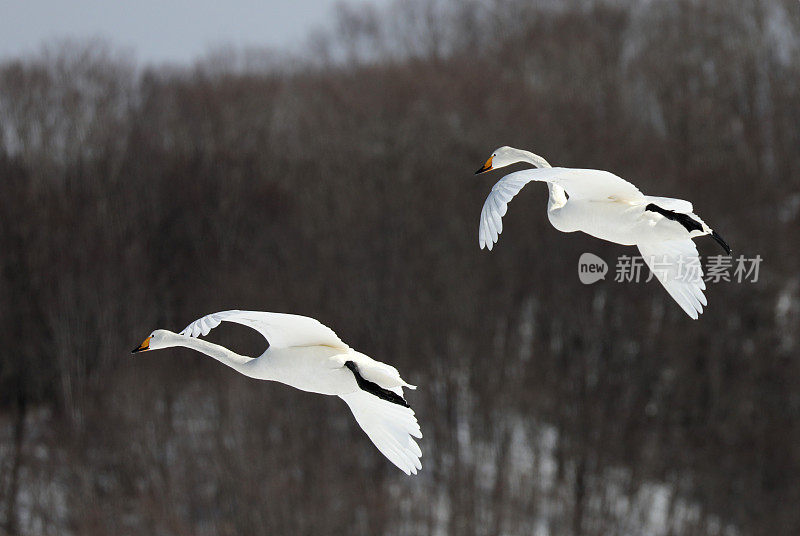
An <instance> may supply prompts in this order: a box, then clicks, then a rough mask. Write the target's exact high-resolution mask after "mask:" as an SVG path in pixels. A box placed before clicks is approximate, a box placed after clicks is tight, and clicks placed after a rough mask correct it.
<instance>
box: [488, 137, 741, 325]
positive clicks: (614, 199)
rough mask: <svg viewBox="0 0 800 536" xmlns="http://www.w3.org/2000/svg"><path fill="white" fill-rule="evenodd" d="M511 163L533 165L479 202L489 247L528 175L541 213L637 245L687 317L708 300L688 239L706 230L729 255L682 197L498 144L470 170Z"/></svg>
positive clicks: (561, 224) (556, 223)
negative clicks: (543, 198)
mask: <svg viewBox="0 0 800 536" xmlns="http://www.w3.org/2000/svg"><path fill="white" fill-rule="evenodd" d="M517 162H527V163H530V164H533V165H534V166H535V167H536V168H537V169H525V170H522V171H517V172H515V173H511V174H509V175H506V176H505V177H503V178H502V179H500V180H499V181H497V184H495V185H494V186H493V187H492V191H491V193H490V194H489V197H487V198H486V202H485V203H484V204H483V210H482V211H481V222H480V228H479V231H478V238H479V243H480V247H481V249H483V248H484V247H487V248H489V249H490V250H491V249H492V246H493V245H494V243H495V242H497V240H498V237H499V235H500V233H501V232H502V231H503V222H502V217H503V216H504V215H505V213H506V210H507V209H508V203H509V202H510V201H511V199H512V198H513V197H514V196H515V195H517V193H518V192H519V191H520V190H521V189H522V187H523V186H525V185H526V184H527V183H529V182H530V181H542V182H546V183H547V187H548V189H549V190H550V198H549V200H548V203H547V217H548V218H549V219H550V223H551V224H552V225H553V227H555V228H556V229H558V230H559V231H563V232H565V233H571V232H573V231H583V232H584V233H586V234H590V235H592V236H595V237H597V238H601V239H603V240H608V241H609V242H616V243H618V244H623V245H628V246H633V245H635V246H637V247H638V248H639V251H640V252H641V254H642V258H643V259H644V261H645V263H647V265H648V267H649V268H650V270H652V272H653V274H654V275H655V276H656V277H657V278H658V280H659V281H660V282H661V284H662V285H664V288H666V289H667V292H669V294H670V296H672V297H673V298H674V299H675V301H676V302H678V305H680V306H681V308H682V309H683V310H684V311H686V314H688V315H689V316H690V317H692V318H694V319H697V317H698V314H699V313H702V312H703V306H705V305H707V302H706V297H705V295H704V294H703V290H705V288H706V285H705V282H704V281H703V272H702V268H701V267H700V259H699V256H698V254H697V248H696V247H695V245H694V242H692V240H691V239H692V238H695V237H698V236H703V235H708V234H710V235H711V236H712V237H713V238H714V239H715V240H716V241H717V242H718V243H719V244H720V245H721V246H722V247H723V248H724V249H725V251H726V253H727V254H729V255H730V253H731V249H730V247H728V244H726V243H725V241H724V240H723V239H722V237H721V236H720V235H719V234H717V233H716V232H715V231H714V230H712V229H711V228H710V227H709V226H708V225H706V224H705V222H703V220H701V219H700V218H698V217H697V215H695V214H693V213H692V204H691V203H690V202H689V201H684V200H682V199H671V198H669V197H652V196H647V195H643V194H642V192H640V191H639V189H638V188H637V187H636V186H634V185H633V184H631V183H629V182H628V181H626V180H624V179H622V178H620V177H618V176H616V175H614V174H613V173H609V172H608V171H599V170H596V169H571V168H553V167H551V166H550V164H548V163H547V161H546V160H545V159H544V158H542V157H541V156H538V155H535V154H533V153H531V152H528V151H522V150H520V149H514V148H512V147H500V148H499V149H497V150H496V151H495V152H494V153H493V154H492V156H490V157H489V159H488V160H487V161H486V163H485V164H484V165H483V167H481V168H480V169H479V170H478V171H476V172H475V174H476V175H477V174H479V173H484V172H486V171H490V170H492V169H497V168H501V167H504V166H508V165H510V164H514V163H517Z"/></svg>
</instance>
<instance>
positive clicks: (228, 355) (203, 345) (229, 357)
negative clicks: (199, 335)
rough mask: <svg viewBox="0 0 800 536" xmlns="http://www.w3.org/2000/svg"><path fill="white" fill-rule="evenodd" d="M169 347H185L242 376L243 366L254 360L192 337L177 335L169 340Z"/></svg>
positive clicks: (244, 372)
mask: <svg viewBox="0 0 800 536" xmlns="http://www.w3.org/2000/svg"><path fill="white" fill-rule="evenodd" d="M169 346H185V347H186V348H191V349H192V350H197V351H198V352H201V353H204V354H206V355H207V356H211V357H213V358H214V359H216V360H217V361H219V362H220V363H222V364H223V365H227V366H229V367H231V368H232V369H234V370H236V371H237V372H240V373H242V374H247V372H246V369H245V365H247V364H248V363H250V362H251V361H253V360H254V358H252V357H247V356H243V355H239V354H237V353H236V352H232V351H231V350H228V349H227V348H225V347H224V346H220V345H219V344H214V343H213V342H208V341H204V340H202V339H196V338H194V337H186V336H183V335H178V334H177V333H176V334H174V335H173V337H172V338H171V339H170V342H169Z"/></svg>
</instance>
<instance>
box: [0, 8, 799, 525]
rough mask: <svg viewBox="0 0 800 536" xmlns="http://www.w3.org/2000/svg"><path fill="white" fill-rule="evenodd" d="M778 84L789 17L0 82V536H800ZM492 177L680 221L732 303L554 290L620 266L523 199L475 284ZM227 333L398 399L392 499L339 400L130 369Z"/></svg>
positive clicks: (786, 87) (450, 13)
mask: <svg viewBox="0 0 800 536" xmlns="http://www.w3.org/2000/svg"><path fill="white" fill-rule="evenodd" d="M798 81H800V4H798V2H796V1H794V0H785V1H784V0H774V1H767V0H728V1H724V2H723V1H713V0H653V1H650V2H634V1H632V0H630V1H626V0H619V1H605V2H604V1H583V2H573V3H570V4H568V5H567V4H564V3H561V2H538V3H537V2H529V1H521V0H520V1H501V0H496V1H491V0H484V1H478V0H472V1H466V2H455V1H448V0H441V1H438V2H420V1H409V2H400V3H396V4H393V5H391V6H389V7H388V8H385V9H381V10H376V9H368V8H356V7H353V6H349V7H348V6H347V5H343V6H340V8H339V9H338V11H337V14H336V17H335V18H334V19H332V20H331V21H330V27H329V28H327V29H326V30H325V31H320V32H319V33H317V34H316V35H315V36H314V37H313V38H312V39H310V40H309V44H308V46H307V49H306V53H305V55H301V56H289V55H286V54H281V53H277V52H270V51H263V50H262V51H252V50H250V51H248V50H220V51H219V52H218V53H216V54H212V55H209V56H207V57H205V58H204V59H202V60H199V61H198V62H197V63H196V64H195V65H193V66H191V67H181V68H178V67H172V68H170V67H159V68H154V67H147V66H142V65H138V64H137V63H136V62H135V61H134V60H133V59H132V58H129V57H127V56H126V54H125V53H123V52H120V51H118V50H117V49H115V48H114V46H113V45H111V44H108V43H103V42H88V43H86V42H81V43H74V42H56V43H50V44H49V45H48V46H46V47H45V48H43V49H42V51H41V52H39V53H36V54H31V55H29V56H26V57H24V58H20V59H17V60H9V61H6V62H5V63H3V64H0V121H1V124H0V193H1V194H2V195H0V355H1V356H2V358H1V360H0V533H6V534H8V535H17V534H20V535H62V534H74V535H87V536H92V535H105V534H142V535H167V534H169V535H216V534H220V535H234V534H309V535H311V534H314V535H319V534H390V535H420V534H435V535H444V534H459V535H461V534H463V535H469V534H479V535H497V534H508V535H523V534H537V535H598V536H599V535H631V534H654V535H661V534H663V535H678V534H680V535H683V534H686V535H706V534H720V535H740V534H741V535H749V534H753V535H784V534H786V535H789V534H798V533H800V508H798V504H800V390H798V385H800V360H799V359H798V358H799V357H800V356H798V348H799V347H800V340H798V337H800V335H799V334H798V328H800V271H799V269H800V251H798V249H799V248H798V245H800V233H799V232H798V224H800V84H798ZM504 144H508V145H513V146H516V147H520V148H526V149H530V150H533V151H534V152H536V153H538V154H541V155H543V156H545V158H547V159H548V160H550V162H551V163H553V165H564V166H569V167H588V168H597V169H607V170H611V171H613V172H615V173H617V174H619V175H621V176H623V177H625V178H627V179H629V180H631V181H632V182H634V183H635V184H637V185H638V186H639V187H641V189H642V190H643V191H645V192H647V193H650V194H654V195H665V196H671V197H678V198H684V199H690V200H692V201H694V206H695V209H696V211H697V213H698V214H700V215H701V216H702V217H703V218H704V219H705V221H706V222H708V223H709V224H710V225H712V226H713V227H715V228H716V229H718V230H719V231H720V232H721V233H722V235H723V236H724V237H725V238H726V239H727V240H728V242H729V243H730V244H731V246H732V247H733V248H734V254H744V255H746V256H751V255H755V254H760V255H761V256H762V257H763V259H764V261H763V264H762V266H761V271H760V277H759V280H758V282H757V283H741V284H738V283H735V282H731V283H724V282H723V283H719V284H715V285H710V288H709V291H708V293H707V295H708V298H709V306H708V308H707V311H706V313H705V314H703V315H702V316H701V318H700V320H698V321H692V320H690V319H689V318H688V317H687V316H686V315H685V314H684V313H683V312H682V311H681V310H680V308H679V307H678V306H677V305H676V304H675V303H674V302H672V300H671V299H670V298H669V296H668V295H667V294H666V292H664V290H663V289H662V288H661V287H660V286H659V285H658V283H656V282H650V283H647V284H644V283H640V284H624V283H616V282H614V281H612V280H611V279H607V280H606V281H602V282H599V283H597V284H595V285H591V286H587V285H582V284H581V283H580V282H579V281H578V277H577V259H578V257H579V256H580V254H581V253H582V252H585V251H589V252H594V253H596V254H598V255H600V256H601V257H603V258H605V259H615V258H616V257H617V256H618V255H621V254H628V255H631V254H633V253H634V250H633V249H632V248H626V247H623V246H618V245H615V244H610V243H605V242H600V241H598V240H596V239H593V238H591V237H588V236H586V235H582V234H579V233H574V234H563V233H559V232H557V231H555V230H554V229H553V228H552V227H551V226H550V224H549V223H548V221H547V217H546V215H545V210H544V209H545V204H546V195H547V194H546V190H545V188H544V187H543V186H541V185H536V184H532V185H530V186H528V187H527V188H526V189H525V190H524V191H523V192H522V193H521V194H520V196H519V197H518V198H517V199H516V200H515V201H514V203H513V205H512V210H510V211H509V213H508V215H507V217H506V220H505V223H506V225H505V232H504V235H503V237H502V239H501V241H500V243H499V244H498V247H497V248H496V249H495V250H494V251H493V252H491V253H488V252H486V251H480V250H479V249H478V236H477V228H478V216H479V214H480V209H481V205H482V203H483V200H484V198H485V196H486V194H487V193H488V191H489V189H490V188H491V185H492V184H493V183H494V181H495V180H497V179H498V178H499V177H500V176H501V175H502V173H495V174H493V175H492V176H485V175H483V176H479V177H475V176H474V175H473V172H474V170H475V169H476V168H477V167H478V166H479V165H480V164H481V163H482V162H483V161H484V160H485V159H486V157H488V156H489V154H490V153H491V151H492V150H493V149H494V148H496V147H498V146H500V145H504ZM698 245H699V249H700V251H701V254H702V255H717V254H718V253H719V250H718V247H717V246H716V245H715V244H714V243H713V241H711V240H710V239H699V240H698ZM232 308H239V309H256V310H268V311H284V312H294V313H298V314H305V315H309V316H313V317H316V318H318V319H320V320H321V321H322V322H324V323H325V324H327V325H330V326H331V327H333V328H334V329H335V330H336V331H337V333H338V334H339V335H340V336H341V337H342V339H343V340H345V341H347V342H348V343H349V344H351V345H352V346H353V347H354V348H357V349H359V350H360V351H363V352H364V353H367V354H369V355H372V356H374V357H376V358H379V359H381V360H383V361H386V362H389V363H392V364H394V365H396V366H397V367H398V368H399V369H400V370H401V371H402V372H403V375H404V376H405V377H406V379H408V381H410V382H411V383H414V384H418V385H419V386H420V388H419V389H418V390H417V391H416V392H412V393H409V396H408V399H409V401H410V402H411V404H412V406H413V407H414V408H415V409H416V411H417V415H418V417H419V420H420V423H421V425H422V429H423V433H424V434H425V437H424V438H423V440H422V442H421V446H422V449H423V452H424V456H423V470H422V472H421V473H420V475H419V476H417V477H414V478H412V477H406V476H405V475H403V474H402V473H401V472H400V471H398V470H397V469H396V468H395V467H393V466H392V465H391V464H390V463H389V462H388V461H387V460H386V459H385V458H383V456H381V454H380V453H379V452H378V451H377V450H376V449H375V448H374V447H373V446H372V445H371V444H370V442H369V440H368V439H367V437H366V436H365V435H364V433H363V432H362V431H361V430H360V429H359V428H358V426H357V425H356V423H355V421H354V420H353V418H352V416H351V415H350V414H349V412H348V411H347V408H346V406H345V405H344V404H343V403H342V402H341V401H340V400H338V399H335V398H333V397H322V396H315V395H310V394H307V393H302V392H299V391H295V390H292V389H291V388H288V387H285V386H282V385H278V384H271V383H265V382H256V381H253V380H250V379H248V378H244V377H241V376H239V375H237V374H236V373H235V372H234V371H231V370H229V369H226V368H224V367H222V366H221V365H220V364H219V363H216V362H214V361H213V360H211V359H208V358H207V357H205V356H201V355H199V354H195V353H192V352H190V351H188V350H170V351H163V352H157V353H155V352H154V353H151V354H145V355H144V356H142V357H137V358H132V357H131V356H130V354H129V351H130V349H131V348H132V347H133V346H134V345H136V344H138V343H139V342H140V341H141V339H142V338H143V337H144V336H146V335H147V334H148V333H149V332H150V331H152V330H153V329H155V328H158V327H163V328H167V329H172V330H179V329H182V328H183V327H184V326H185V325H186V324H188V323H189V322H190V321H192V320H194V319H195V318H198V317H200V316H202V315H203V314H206V313H210V312H213V311H218V310H224V309H232ZM216 331H219V333H216V332H215V333H212V336H211V339H212V340H217V341H221V342H223V343H225V344H227V345H230V346H231V347H233V348H235V349H237V351H240V352H242V353H245V352H247V351H249V352H251V353H253V354H258V353H260V351H261V350H262V349H263V347H264V343H263V341H262V340H261V339H260V338H259V337H258V336H257V334H254V333H251V332H250V331H248V330H247V329H246V328H241V327H240V328H237V327H230V326H226V327H225V328H224V329H218V330H216Z"/></svg>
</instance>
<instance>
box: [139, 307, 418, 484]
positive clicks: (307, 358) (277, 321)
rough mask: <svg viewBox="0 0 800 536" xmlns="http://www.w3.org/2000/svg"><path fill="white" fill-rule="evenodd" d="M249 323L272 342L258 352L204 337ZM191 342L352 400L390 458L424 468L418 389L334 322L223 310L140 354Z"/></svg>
mask: <svg viewBox="0 0 800 536" xmlns="http://www.w3.org/2000/svg"><path fill="white" fill-rule="evenodd" d="M222 321H225V322H235V323H237V324H242V325H245V326H249V327H251V328H253V329H255V330H256V331H258V332H259V333H261V335H263V336H264V337H266V339H267V340H268V341H269V348H267V350H266V351H265V352H264V353H263V354H262V355H261V356H260V357H256V358H252V357H245V356H243V355H239V354H236V353H235V352H232V351H230V350H228V349H227V348H225V347H223V346H220V345H218V344H213V343H211V342H208V341H204V340H201V339H198V338H197V337H198V336H200V335H207V334H208V332H209V331H211V330H212V329H213V328H215V327H217V326H218V325H219V324H220V322H222ZM172 346H185V347H187V348H192V349H194V350H197V351H198V352H202V353H204V354H206V355H209V356H211V357H213V358H214V359H216V360H217V361H219V362H221V363H223V364H225V365H228V366H229V367H231V368H232V369H234V370H236V371H238V372H240V373H242V374H244V375H245V376H250V377H251V378H256V379H259V380H272V381H277V382H281V383H285V384H287V385H291V386H292V387H295V388H297V389H300V390H302V391H310V392H312V393H320V394H323V395H335V396H338V397H340V398H341V399H342V400H344V401H345V402H346V403H347V405H348V406H349V407H350V410H351V411H352V412H353V416H354V417H355V418H356V421H357V422H358V424H359V425H360V426H361V428H363V430H364V431H365V432H366V433H367V435H368V436H369V438H370V439H371V440H372V442H373V443H374V444H375V446H376V447H378V450H380V451H381V452H382V453H383V455H384V456H386V457H387V458H389V460H390V461H391V462H392V463H393V464H395V465H396V466H397V467H399V468H400V469H401V470H403V472H405V473H406V474H412V473H413V474H416V473H417V471H418V470H419V469H422V464H421V463H420V460H419V459H420V457H421V456H422V452H421V451H420V449H419V446H418V445H417V443H416V442H415V441H414V439H413V438H412V437H416V438H421V437H422V432H421V431H420V428H419V424H418V423H417V419H416V417H415V416H414V411H413V410H412V409H411V408H410V407H409V405H408V403H407V402H406V401H405V399H404V398H403V387H408V388H409V389H416V387H414V386H413V385H409V384H408V383H406V382H405V381H403V379H402V378H400V373H399V372H397V369H396V368H394V367H392V366H391V365H387V364H386V363H381V362H379V361H375V360H374V359H372V358H371V357H368V356H366V355H364V354H362V353H359V352H356V351H355V350H353V349H351V348H350V347H348V346H347V345H346V344H345V343H343V342H342V341H341V340H340V339H339V337H337V336H336V334H335V333H334V332H333V330H331V329H330V328H328V327H326V326H324V325H322V324H321V323H320V322H318V321H317V320H314V319H313V318H308V317H306V316H299V315H290V314H282V313H264V312H260V311H222V312H219V313H213V314H210V315H207V316H204V317H203V318H200V319H198V320H195V321H194V322H192V323H191V324H189V325H188V326H187V327H186V329H184V330H183V331H182V332H181V333H180V334H178V333H173V332H171V331H167V330H163V329H157V330H156V331H154V332H153V333H151V334H150V336H149V337H147V338H146V339H145V340H144V342H142V344H140V345H139V346H138V347H136V348H135V349H134V350H133V352H134V353H137V352H143V351H145V350H158V349H160V348H169V347H172Z"/></svg>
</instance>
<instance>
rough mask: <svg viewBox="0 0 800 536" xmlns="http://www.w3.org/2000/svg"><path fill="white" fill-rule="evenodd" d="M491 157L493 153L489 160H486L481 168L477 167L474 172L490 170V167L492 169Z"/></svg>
mask: <svg viewBox="0 0 800 536" xmlns="http://www.w3.org/2000/svg"><path fill="white" fill-rule="evenodd" d="M492 158H494V155H492V156H490V157H489V160H487V161H486V163H485V164H484V165H483V167H482V168H481V169H479V170H478V171H476V172H475V175H480V174H481V173H484V172H486V171H491V169H492Z"/></svg>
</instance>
